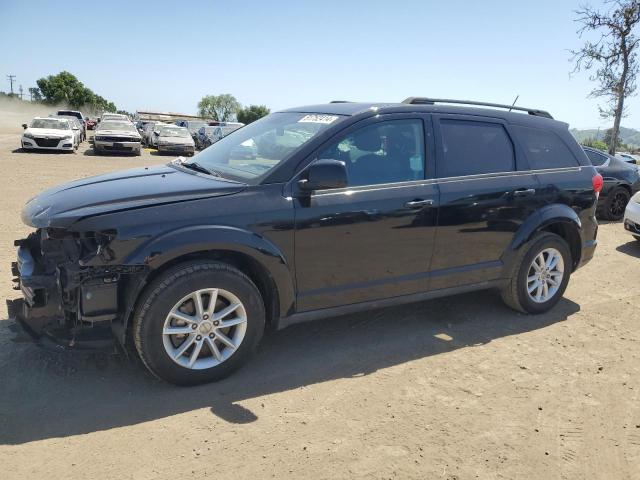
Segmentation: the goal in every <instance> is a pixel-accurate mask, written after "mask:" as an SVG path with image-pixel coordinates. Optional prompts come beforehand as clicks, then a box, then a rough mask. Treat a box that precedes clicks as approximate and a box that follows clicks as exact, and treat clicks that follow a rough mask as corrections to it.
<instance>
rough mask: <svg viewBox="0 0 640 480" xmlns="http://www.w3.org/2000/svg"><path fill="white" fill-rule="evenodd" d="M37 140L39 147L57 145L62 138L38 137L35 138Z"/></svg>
mask: <svg viewBox="0 0 640 480" xmlns="http://www.w3.org/2000/svg"><path fill="white" fill-rule="evenodd" d="M34 140H35V141H36V145H38V146H39V147H57V146H58V144H59V143H60V140H61V139H60V138H38V137H36V138H35V139H34Z"/></svg>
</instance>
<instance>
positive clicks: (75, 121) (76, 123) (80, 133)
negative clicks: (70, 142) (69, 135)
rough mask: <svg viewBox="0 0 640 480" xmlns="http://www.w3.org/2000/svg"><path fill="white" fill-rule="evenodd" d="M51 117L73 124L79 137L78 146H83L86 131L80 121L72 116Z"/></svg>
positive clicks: (72, 126)
mask: <svg viewBox="0 0 640 480" xmlns="http://www.w3.org/2000/svg"><path fill="white" fill-rule="evenodd" d="M51 117H55V118H64V119H66V120H69V121H70V122H71V128H73V132H74V134H75V136H76V137H77V138H76V140H77V142H78V144H81V143H82V142H84V141H85V138H86V137H85V133H84V132H85V129H84V127H83V125H82V123H81V122H80V120H78V119H77V118H76V117H72V116H70V115H51Z"/></svg>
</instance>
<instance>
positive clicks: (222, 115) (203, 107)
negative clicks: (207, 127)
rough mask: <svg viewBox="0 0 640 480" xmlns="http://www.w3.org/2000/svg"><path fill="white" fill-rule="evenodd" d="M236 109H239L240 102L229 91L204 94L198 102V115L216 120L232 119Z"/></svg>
mask: <svg viewBox="0 0 640 480" xmlns="http://www.w3.org/2000/svg"><path fill="white" fill-rule="evenodd" d="M238 110H240V103H239V102H238V100H236V97H234V96H233V95H231V94H229V93H223V94H221V95H205V96H204V97H202V99H201V100H200V101H199V102H198V113H199V115H200V116H201V117H205V118H211V119H213V120H217V121H218V122H226V121H229V120H233V118H234V117H235V115H236V112H237V111H238Z"/></svg>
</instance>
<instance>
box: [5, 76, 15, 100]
mask: <svg viewBox="0 0 640 480" xmlns="http://www.w3.org/2000/svg"><path fill="white" fill-rule="evenodd" d="M15 79H16V76H15V75H7V80H9V83H10V84H11V95H13V81H14V80H15Z"/></svg>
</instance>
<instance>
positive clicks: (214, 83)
mask: <svg viewBox="0 0 640 480" xmlns="http://www.w3.org/2000/svg"><path fill="white" fill-rule="evenodd" d="M582 3H584V1H583V0H575V1H574V0H535V1H513V0H510V1H503V0H484V1H473V0H466V1H465V0H448V1H446V2H443V1H431V0H424V1H421V0H320V1H318V0H306V1H304V0H297V1H296V0H269V1H265V0H246V1H243V0H234V1H229V0H227V1H219V0H210V1H191V0H173V1H166V0H153V1H136V0H128V1H121V0H108V1H103V2H91V1H86V0H84V1H76V0H66V1H64V2H58V1H47V0H29V1H22V0H0V82H1V83H0V90H1V91H9V82H8V80H6V75H9V74H13V75H15V76H16V87H14V88H17V85H18V84H22V85H23V87H24V90H25V92H26V91H27V88H28V87H32V86H35V83H36V80H37V79H38V78H41V77H43V76H47V75H50V74H56V73H58V72H60V71H62V70H67V71H69V72H71V73H73V74H74V75H76V76H77V77H78V78H79V79H80V81H82V82H83V83H84V84H85V85H86V86H87V87H89V88H91V89H92V90H93V91H94V92H96V93H97V94H99V95H102V96H103V97H105V98H106V99H108V100H111V101H113V102H114V103H115V104H116V105H117V106H118V108H121V109H125V110H127V111H136V110H154V111H158V110H159V111H172V112H181V113H196V110H197V103H198V101H199V100H200V98H201V97H202V96H204V95H211V94H220V93H231V94H232V95H234V96H235V97H236V98H237V99H238V101H240V103H242V104H243V105H249V104H264V105H267V106H268V107H269V108H271V110H272V111H274V110H279V109H284V108H289V107H294V106H299V105H308V104H315V103H324V102H328V101H330V100H351V101H380V102H393V101H401V100H403V99H404V98H406V97H409V96H428V97H439V98H458V99H465V100H471V99H472V100H480V101H487V102H496V103H509V104H510V103H511V102H513V100H514V98H515V97H516V95H519V99H518V105H522V106H526V107H530V108H541V109H545V110H548V111H549V112H550V113H551V114H552V115H553V116H554V117H555V118H557V119H559V120H563V121H565V122H568V123H569V124H570V125H571V127H575V128H597V127H602V128H606V127H608V126H610V124H611V123H612V121H611V120H601V119H600V118H599V114H598V108H597V105H598V101H597V100H593V99H589V98H587V96H588V94H589V92H590V91H591V89H592V88H593V87H594V83H593V82H591V81H590V80H589V73H588V72H580V73H577V74H574V75H570V72H571V70H572V69H573V65H572V63H571V61H570V58H571V53H570V50H571V49H576V48H579V47H580V45H581V44H582V42H583V40H581V39H580V38H579V37H578V35H577V33H576V31H577V29H578V25H577V24H576V23H575V21H574V19H575V16H576V15H575V10H576V9H577V8H578V7H579V5H580V4H582ZM590 4H591V5H592V6H595V7H600V6H602V5H603V2H602V0H591V1H590ZM627 105H628V108H629V115H628V117H627V118H624V119H623V121H622V124H623V126H626V127H632V128H638V129H640V99H639V98H638V97H635V98H631V99H629V100H628V103H627Z"/></svg>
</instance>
